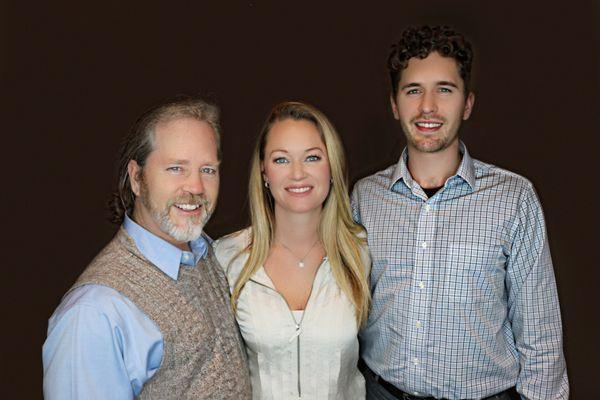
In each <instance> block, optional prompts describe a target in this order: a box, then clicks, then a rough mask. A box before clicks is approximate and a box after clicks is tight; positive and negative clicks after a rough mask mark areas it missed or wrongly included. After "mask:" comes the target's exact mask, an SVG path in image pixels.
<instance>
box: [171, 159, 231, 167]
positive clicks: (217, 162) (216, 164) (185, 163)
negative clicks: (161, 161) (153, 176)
mask: <svg viewBox="0 0 600 400" xmlns="http://www.w3.org/2000/svg"><path fill="white" fill-rule="evenodd" d="M220 163H221V162H220V161H215V162H206V163H204V165H215V166H218V165H219V164H220ZM168 164H176V165H190V160H169V162H168Z"/></svg>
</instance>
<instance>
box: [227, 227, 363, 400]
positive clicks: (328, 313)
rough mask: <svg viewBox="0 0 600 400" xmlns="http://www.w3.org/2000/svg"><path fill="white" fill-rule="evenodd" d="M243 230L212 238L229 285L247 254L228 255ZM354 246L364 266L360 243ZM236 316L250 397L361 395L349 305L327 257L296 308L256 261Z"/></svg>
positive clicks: (342, 399)
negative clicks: (303, 302) (299, 310)
mask: <svg viewBox="0 0 600 400" xmlns="http://www.w3.org/2000/svg"><path fill="white" fill-rule="evenodd" d="M249 233H250V228H247V229H244V230H241V231H239V232H236V233H233V234H231V235H228V236H226V237H224V238H221V239H219V240H217V241H216V242H215V253H216V256H217V259H218V260H219V262H220V263H221V266H222V267H223V268H224V269H225V272H226V274H227V278H228V280H229V285H230V288H231V289H233V287H234V285H235V282H236V280H237V278H238V276H239V274H240V272H241V269H242V267H243V266H244V263H245V262H246V260H247V258H248V255H247V254H242V255H240V256H239V257H237V258H236V255H238V254H239V253H240V251H241V250H242V249H243V248H244V247H245V246H246V245H247V243H248V240H249ZM362 253H363V260H364V262H365V265H366V266H368V267H369V266H370V258H369V253H368V251H367V249H366V247H365V249H364V251H363V252H362ZM366 274H367V276H368V271H366ZM297 317H299V318H300V319H299V320H297ZM236 318H237V321H238V324H239V326H240V330H241V333H242V336H243V338H244V341H245V343H246V351H247V354H248V363H249V369H250V378H251V381H252V393H253V399H255V400H257V399H261V400H286V399H310V400H313V399H314V400H325V399H327V400H329V399H339V400H354V399H356V400H358V399H361V400H362V399H364V398H365V381H364V378H363V376H362V375H361V373H360V371H359V370H358V368H357V366H356V365H357V361H358V339H357V333H358V331H357V326H356V317H355V313H354V307H353V306H352V303H351V302H350V300H349V299H348V298H347V297H346V295H344V293H342V291H341V290H340V288H339V287H338V285H337V283H336V282H335V279H334V277H333V275H332V273H331V267H330V265H329V261H328V260H327V257H326V258H325V259H324V260H323V262H322V264H321V265H320V267H319V269H318V271H317V273H316V276H315V280H314V282H313V287H312V292H311V295H310V298H309V299H308V303H307V305H306V308H305V310H304V313H302V314H301V316H300V314H297V315H296V316H294V313H292V311H291V310H290V309H289V307H288V305H287V303H286V301H285V299H284V298H283V296H281V295H280V294H279V293H278V292H277V290H276V289H275V286H274V285H273V282H272V281H271V279H270V278H269V276H268V275H267V274H266V272H265V270H264V268H262V267H261V268H260V269H259V270H258V271H257V272H256V274H255V275H254V276H252V278H251V279H250V280H249V281H248V283H247V284H246V285H245V286H244V289H243V290H242V292H241V293H240V296H239V299H238V303H237V314H236Z"/></svg>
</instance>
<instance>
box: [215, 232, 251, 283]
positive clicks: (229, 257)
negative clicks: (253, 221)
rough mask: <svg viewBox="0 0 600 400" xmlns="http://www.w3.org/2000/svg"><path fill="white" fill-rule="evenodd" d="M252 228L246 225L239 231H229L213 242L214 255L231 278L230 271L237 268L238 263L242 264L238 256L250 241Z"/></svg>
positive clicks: (232, 271)
mask: <svg viewBox="0 0 600 400" xmlns="http://www.w3.org/2000/svg"><path fill="white" fill-rule="evenodd" d="M251 234H252V228H250V227H248V228H245V229H242V230H240V231H237V232H234V233H230V234H229V235H226V236H223V237H221V238H219V239H217V240H215V241H214V242H213V248H214V250H215V257H216V258H217V260H218V261H219V264H221V267H223V269H224V270H225V272H226V274H227V277H228V278H229V279H231V273H234V271H235V270H237V269H239V268H237V267H238V264H241V265H242V266H243V261H242V260H240V258H241V257H238V256H239V255H240V254H241V253H242V251H243V250H244V249H245V248H246V247H247V246H248V244H249V243H250V235H251Z"/></svg>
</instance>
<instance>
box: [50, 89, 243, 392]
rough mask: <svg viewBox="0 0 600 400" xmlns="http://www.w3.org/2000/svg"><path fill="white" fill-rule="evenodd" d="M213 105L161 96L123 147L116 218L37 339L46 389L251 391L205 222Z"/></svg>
mask: <svg viewBox="0 0 600 400" xmlns="http://www.w3.org/2000/svg"><path fill="white" fill-rule="evenodd" d="M220 158H221V157H220V127H219V112H218V109H217V107H216V106H214V105H212V104H209V103H207V102H206V101H204V100H202V99H198V98H186V99H179V100H176V101H171V102H168V103H165V104H162V105H159V106H157V107H155V108H153V109H151V110H149V111H148V112H146V113H145V114H144V115H143V116H142V117H141V118H140V119H139V120H138V121H137V122H136V124H135V125H134V127H133V129H132V131H131V133H130V134H129V136H128V137H127V138H126V140H125V142H124V144H123V146H122V148H121V152H120V160H119V182H118V190H117V192H116V193H115V195H114V196H113V200H112V202H111V211H112V213H113V215H112V220H113V222H116V223H120V224H121V228H120V229H119V231H118V232H117V234H116V236H115V237H114V238H113V240H112V241H111V242H110V243H109V244H108V245H107V246H106V247H105V248H104V249H103V250H102V251H101V252H100V254H99V255H98V256H97V257H96V258H95V259H94V260H93V261H92V262H91V264H90V265H89V266H88V267H87V268H86V270H85V271H84V272H83V274H82V275H81V276H80V277H79V279H78V280H77V282H76V283H75V285H74V286H73V287H72V288H71V289H70V290H69V291H68V292H67V294H66V295H65V296H64V297H63V299H62V302H61V303H60V305H59V306H58V308H57V309H56V311H55V312H54V314H53V315H52V317H51V318H50V321H49V327H48V337H47V339H46V342H45V343H44V347H43V364H44V396H45V398H46V399H58V398H60V399H132V398H144V399H187V398H194V399H216V398H218V399H249V398H250V396H251V394H250V393H251V389H250V383H249V376H248V372H247V369H246V362H245V355H244V352H243V347H242V345H241V342H240V336H239V332H238V329H237V326H236V323H235V320H234V318H233V316H232V314H231V312H230V305H229V296H228V293H229V292H228V287H227V284H226V281H225V276H224V275H223V273H222V270H221V268H220V267H219V266H218V264H217V261H216V260H215V258H214V256H213V253H212V250H211V246H210V239H209V238H208V237H207V236H206V235H205V234H204V233H203V227H204V225H205V223H206V222H207V221H208V219H209V218H210V215H211V213H212V211H213V210H214V207H215V203H216V200H217V194H218V191H219V163H220Z"/></svg>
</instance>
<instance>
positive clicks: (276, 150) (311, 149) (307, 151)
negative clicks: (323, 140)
mask: <svg viewBox="0 0 600 400" xmlns="http://www.w3.org/2000/svg"><path fill="white" fill-rule="evenodd" d="M315 150H319V151H320V152H322V153H323V152H324V150H323V149H322V148H320V147H311V148H309V149H306V150H304V152H305V153H310V152H311V151H315ZM278 151H280V152H282V153H286V154H289V151H287V150H284V149H273V150H271V152H270V153H269V155H271V154H273V153H275V152H278Z"/></svg>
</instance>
